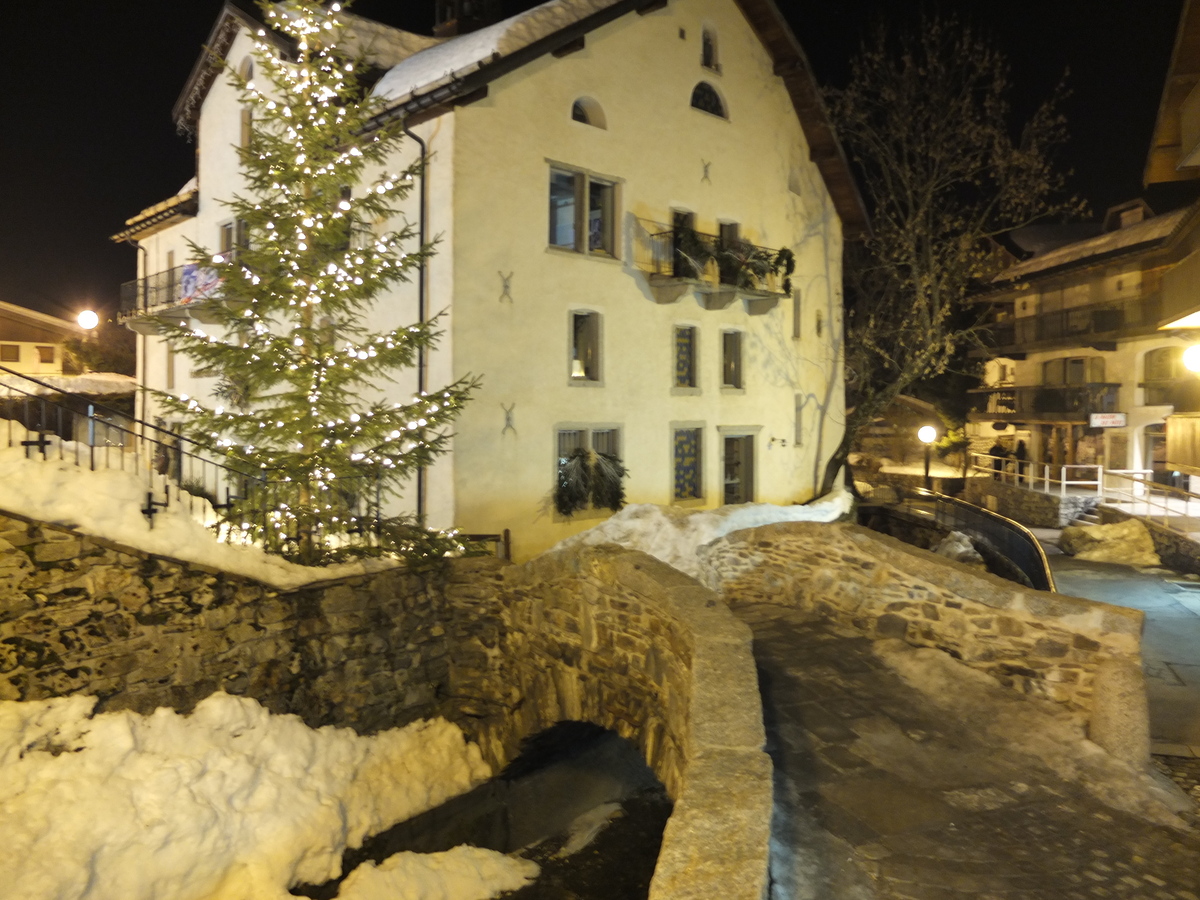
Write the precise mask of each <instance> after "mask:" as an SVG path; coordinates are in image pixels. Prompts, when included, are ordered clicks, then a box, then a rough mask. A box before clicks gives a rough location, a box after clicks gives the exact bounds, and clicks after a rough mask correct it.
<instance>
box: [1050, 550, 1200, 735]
mask: <svg viewBox="0 0 1200 900" xmlns="http://www.w3.org/2000/svg"><path fill="white" fill-rule="evenodd" d="M1035 533H1036V534H1037V536H1038V539H1039V540H1040V541H1041V542H1042V546H1043V547H1045V548H1046V552H1047V558H1048V559H1049V561H1050V568H1051V570H1052V571H1053V572H1054V580H1055V583H1056V585H1057V587H1058V590H1059V592H1060V593H1063V594H1072V595H1074V596H1076V597H1086V598H1088V599H1089V600H1102V601H1104V602H1105V603H1113V604H1116V605H1118V606H1128V607H1133V608H1134V609H1140V610H1142V611H1144V612H1145V613H1146V627H1145V631H1144V632H1143V635H1142V661H1143V666H1144V668H1145V672H1146V693H1147V696H1148V699H1149V701H1150V736H1151V738H1152V740H1153V741H1154V742H1155V747H1154V751H1155V753H1161V754H1169V755H1177V756H1183V757H1193V758H1200V580H1194V579H1189V578H1186V577H1184V576H1182V575H1179V574H1177V573H1174V572H1171V571H1169V570H1167V569H1157V570H1151V571H1143V570H1138V569H1133V568H1130V567H1129V566H1121V565H1115V564H1113V563H1096V562H1088V561H1086V560H1079V559H1075V558H1074V557H1071V556H1064V555H1062V554H1061V553H1060V552H1059V551H1058V546H1057V540H1058V535H1059V532H1058V531H1057V530H1056V529H1035Z"/></svg>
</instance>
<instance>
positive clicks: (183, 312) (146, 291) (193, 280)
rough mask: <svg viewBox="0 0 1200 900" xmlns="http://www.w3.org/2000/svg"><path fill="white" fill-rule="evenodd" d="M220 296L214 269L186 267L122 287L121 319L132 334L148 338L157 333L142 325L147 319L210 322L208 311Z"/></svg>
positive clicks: (146, 323) (189, 264)
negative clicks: (145, 334) (143, 335)
mask: <svg viewBox="0 0 1200 900" xmlns="http://www.w3.org/2000/svg"><path fill="white" fill-rule="evenodd" d="M220 294H221V279H220V278H219V277H218V275H217V271H216V269H213V268H210V267H208V266H198V265H195V264H193V263H187V264H186V265H182V266H176V267H175V268H173V269H167V270H165V271H162V272H156V273H155V274H153V275H150V276H148V277H146V278H139V279H137V280H135V281H127V282H125V283H124V284H123V285H121V311H120V318H121V320H122V321H124V322H126V323H127V324H128V325H129V327H130V328H132V329H133V330H134V331H138V332H141V333H147V334H149V333H155V332H156V331H157V329H156V328H155V326H154V325H153V323H151V322H148V321H145V319H146V317H150V316H165V317H168V318H170V317H173V316H174V317H179V318H184V317H187V318H193V319H197V320H199V321H201V322H213V321H215V319H213V317H212V313H211V312H210V311H209V307H210V306H211V304H212V302H213V301H214V300H215V299H216V298H217V297H219V296H220Z"/></svg>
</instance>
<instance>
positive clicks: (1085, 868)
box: [734, 604, 1200, 900]
mask: <svg viewBox="0 0 1200 900" xmlns="http://www.w3.org/2000/svg"><path fill="white" fill-rule="evenodd" d="M734 611H735V613H736V614H737V615H738V616H740V617H741V618H742V619H743V620H744V621H745V622H747V624H749V625H750V627H751V628H752V629H753V631H754V638H755V657H756V659H757V661H758V664H759V668H760V673H759V675H760V680H761V686H762V693H763V705H764V714H765V718H766V721H767V732H768V751H769V752H770V753H771V756H772V758H773V759H774V762H775V767H776V770H775V771H776V776H775V778H776V787H775V793H776V812H775V821H774V822H773V842H772V878H773V882H774V883H773V888H772V900H785V898H786V900H818V898H819V900H868V898H881V900H892V898H913V900H949V898H960V900H968V898H971V900H988V898H992V900H996V898H1004V900H1085V898H1087V900H1095V898H1109V897H1112V898H1148V900H1200V835H1198V833H1197V832H1196V831H1195V830H1194V829H1193V830H1191V831H1189V830H1186V829H1185V830H1180V829H1178V828H1172V827H1168V826H1167V825H1164V824H1153V823H1151V822H1150V821H1148V820H1147V819H1146V818H1141V817H1139V816H1138V815H1133V814H1131V813H1129V812H1123V811H1120V810H1118V809H1114V808H1112V807H1111V806H1107V805H1105V804H1104V803H1102V802H1101V801H1100V800H1098V799H1097V798H1096V796H1095V795H1094V794H1092V793H1089V792H1088V791H1087V790H1086V789H1085V784H1087V783H1089V782H1090V783H1091V784H1093V785H1103V790H1104V791H1105V792H1107V793H1106V797H1108V798H1109V799H1110V800H1111V799H1112V798H1114V797H1118V796H1119V797H1128V796H1141V795H1139V794H1138V792H1137V790H1133V791H1132V792H1130V791H1129V790H1127V789H1128V787H1129V785H1128V784H1126V783H1125V782H1121V781H1120V779H1119V778H1117V779H1109V778H1107V777H1106V776H1105V775H1104V773H1105V772H1109V769H1105V768H1104V767H1105V766H1108V767H1110V768H1111V766H1112V765H1113V764H1112V763H1111V761H1109V760H1108V758H1107V757H1104V756H1103V754H1100V755H1099V756H1100V757H1102V758H1101V759H1100V760H1097V758H1096V757H1097V755H1096V754H1092V755H1091V756H1090V757H1088V759H1087V760H1084V761H1082V762H1080V761H1076V762H1075V763H1072V764H1073V765H1077V766H1078V767H1077V768H1076V770H1075V772H1076V775H1075V777H1074V778H1070V779H1068V778H1063V777H1060V776H1059V775H1057V774H1055V771H1053V770H1052V769H1051V768H1049V766H1048V765H1047V764H1046V763H1045V762H1044V761H1043V759H1044V758H1050V757H1053V756H1054V754H1055V753H1059V752H1061V753H1065V754H1067V755H1068V756H1069V753H1070V752H1072V751H1071V750H1070V747H1068V749H1067V750H1060V749H1059V748H1060V747H1062V746H1067V745H1070V742H1069V741H1068V742H1063V741H1061V740H1058V741H1057V743H1055V742H1054V740H1055V739H1054V734H1055V733H1054V732H1053V728H1050V727H1048V726H1047V724H1046V723H1047V721H1049V720H1043V721H1039V720H1036V719H1030V718H1028V715H1030V714H1032V712H1033V711H1034V710H1033V708H1034V707H1040V706H1042V705H1041V704H1033V703H1030V702H1028V701H1026V700H1024V699H1023V698H1021V697H1019V696H1018V695H1016V694H1014V693H1012V692H1010V691H1005V690H1003V689H1001V688H998V687H988V686H985V685H982V684H981V683H980V682H979V681H978V680H975V679H971V678H965V677H964V676H963V675H962V672H961V669H956V668H955V667H954V666H951V667H950V669H949V670H947V671H948V675H946V677H947V678H949V679H950V680H949V681H946V682H945V684H944V685H943V687H944V688H945V690H943V691H940V692H938V693H935V694H933V695H932V696H936V697H938V698H939V700H938V702H937V703H936V704H935V702H934V701H933V700H932V699H930V696H931V695H927V694H926V693H924V692H922V691H919V690H917V689H916V688H914V687H912V686H910V685H909V684H908V683H907V682H905V681H904V680H902V679H901V677H900V676H899V675H898V674H897V673H896V671H895V670H894V669H893V668H892V667H890V666H888V665H886V664H885V663H884V662H883V661H882V660H881V659H880V657H879V656H877V655H876V652H875V650H874V649H873V645H872V643H871V642H870V641H868V640H866V639H865V638H861V637H849V636H844V635H840V634H836V633H834V632H832V631H831V630H829V629H828V628H827V627H826V626H824V625H821V624H819V623H816V622H814V621H812V620H808V619H806V618H805V617H804V615H803V614H802V613H800V612H798V611H796V610H792V609H788V608H785V607H779V606H771V605H765V604H762V605H759V604H756V605H744V606H738V607H736V608H735V610H734ZM893 652H895V653H896V654H898V657H897V658H903V659H908V660H913V659H917V658H918V657H919V656H920V654H919V653H916V652H914V651H911V650H904V649H895V650H894V651H893ZM905 654H907V655H905ZM921 659H924V660H925V661H924V662H922V663H919V664H918V663H911V665H916V666H917V668H916V670H915V671H918V672H919V671H921V669H920V666H921V665H925V666H927V667H932V669H931V670H930V671H933V670H936V669H937V666H938V665H942V666H943V667H944V666H945V663H938V662H936V660H935V661H934V662H930V661H929V660H928V659H926V658H925V657H921ZM898 665H899V663H898ZM905 665H909V664H905ZM909 671H914V670H909ZM938 671H942V670H938ZM930 677H932V676H930ZM930 683H935V684H936V681H933V682H930ZM989 691H990V692H991V693H989ZM943 697H944V698H945V699H946V702H947V703H949V704H950V706H949V707H947V706H945V705H943V701H942V699H941V698H943ZM955 704H957V706H955ZM1039 714H1040V715H1043V716H1046V715H1058V714H1057V713H1054V714H1048V713H1044V712H1043V713H1039ZM1005 733H1013V734H1016V735H1017V736H1018V737H1017V744H1019V742H1020V740H1028V739H1029V738H1030V736H1031V735H1032V736H1033V739H1034V740H1037V739H1038V738H1039V736H1041V735H1048V736H1049V738H1048V739H1049V740H1050V741H1051V743H1050V744H1048V745H1047V746H1048V747H1049V748H1050V751H1049V752H1048V753H1047V754H1045V755H1044V757H1043V758H1039V757H1038V756H1035V755H1031V754H1029V753H1027V752H1025V751H1024V750H1022V749H1020V748H1019V746H1016V745H1010V744H1008V743H1007V742H1005V741H1003V740H1002V739H1001V738H1002V737H1003V734H1005ZM1071 746H1074V745H1071ZM1080 746H1082V745H1080ZM1083 752H1084V754H1085V755H1086V751H1083ZM1062 758H1063V759H1066V758H1067V757H1066V756H1063V757H1062ZM1089 760H1090V761H1089ZM1060 762H1061V760H1060ZM1097 766H1099V767H1100V768H1099V769H1097V768H1096V767H1097ZM1089 767H1091V768H1089ZM1060 768H1061V767H1060ZM1124 805H1125V806H1129V803H1126V804H1124Z"/></svg>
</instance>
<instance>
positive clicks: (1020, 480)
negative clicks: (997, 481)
mask: <svg viewBox="0 0 1200 900" xmlns="http://www.w3.org/2000/svg"><path fill="white" fill-rule="evenodd" d="M1013 456H1014V457H1015V458H1016V460H1017V484H1024V483H1025V466H1026V460H1028V459H1029V451H1028V450H1026V449H1025V442H1024V441H1017V449H1016V450H1015V451H1014V452H1013Z"/></svg>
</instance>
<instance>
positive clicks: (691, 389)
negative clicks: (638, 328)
mask: <svg viewBox="0 0 1200 900" xmlns="http://www.w3.org/2000/svg"><path fill="white" fill-rule="evenodd" d="M684 331H688V332H691V360H690V362H691V365H690V371H689V375H690V378H689V379H688V383H687V384H680V383H679V337H680V333H681V332H684ZM700 392H701V390H700V326H698V325H696V324H694V323H691V322H677V323H675V325H673V326H672V328H671V393H672V394H674V395H676V396H693V395H696V394H699V393H700Z"/></svg>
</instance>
